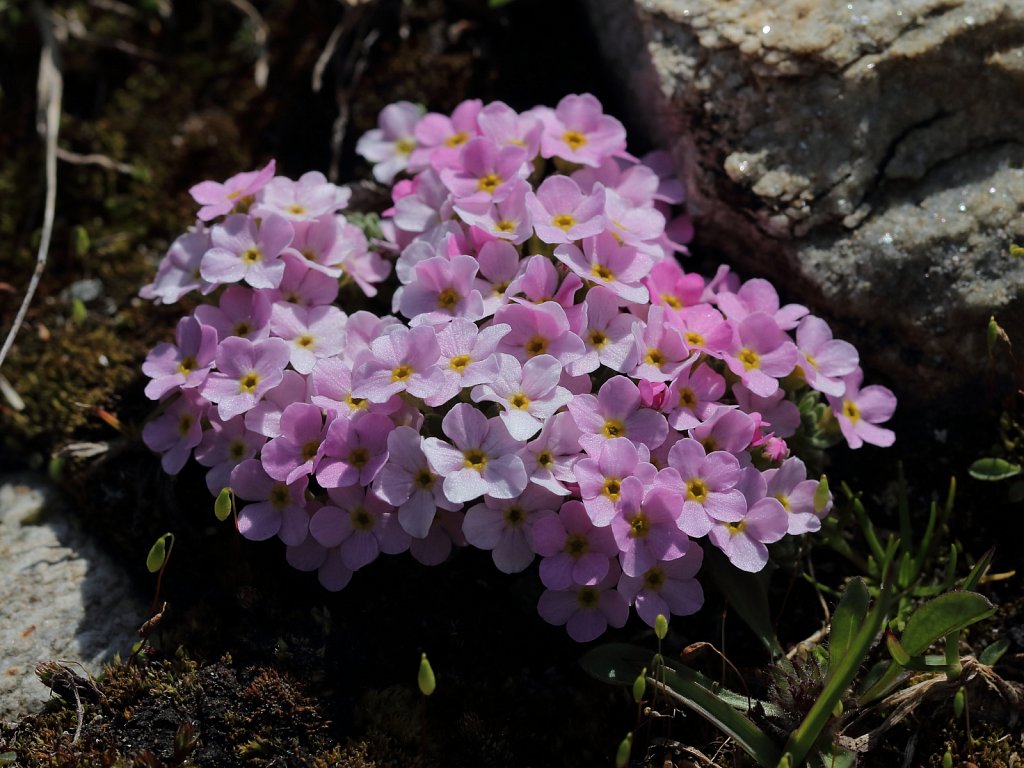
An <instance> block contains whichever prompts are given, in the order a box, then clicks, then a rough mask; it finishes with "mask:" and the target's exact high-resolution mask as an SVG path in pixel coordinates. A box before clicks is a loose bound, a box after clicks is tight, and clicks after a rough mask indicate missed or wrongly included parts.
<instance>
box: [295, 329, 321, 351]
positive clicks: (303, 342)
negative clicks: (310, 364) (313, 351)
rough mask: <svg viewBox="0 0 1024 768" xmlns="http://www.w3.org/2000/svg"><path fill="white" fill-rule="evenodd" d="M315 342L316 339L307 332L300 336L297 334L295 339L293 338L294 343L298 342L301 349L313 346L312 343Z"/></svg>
mask: <svg viewBox="0 0 1024 768" xmlns="http://www.w3.org/2000/svg"><path fill="white" fill-rule="evenodd" d="M315 342H316V339H314V338H313V336H312V335H311V334H308V333H304V334H302V335H301V336H299V337H298V338H297V339H295V343H296V344H298V345H299V346H300V347H302V348H303V349H309V348H310V347H312V346H313V344H314V343H315Z"/></svg>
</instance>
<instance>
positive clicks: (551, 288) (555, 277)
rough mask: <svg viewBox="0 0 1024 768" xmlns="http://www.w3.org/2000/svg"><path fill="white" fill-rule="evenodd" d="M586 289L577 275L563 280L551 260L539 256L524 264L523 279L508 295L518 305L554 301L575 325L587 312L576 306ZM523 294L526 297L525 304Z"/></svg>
mask: <svg viewBox="0 0 1024 768" xmlns="http://www.w3.org/2000/svg"><path fill="white" fill-rule="evenodd" d="M582 287H583V281H582V280H580V278H579V277H578V276H577V275H574V274H572V273H569V274H567V275H565V277H564V279H563V278H562V276H561V275H559V274H558V270H557V269H556V268H555V265H554V264H552V263H551V260H550V259H548V258H547V257H546V256H541V255H539V254H538V255H535V256H530V257H528V258H526V259H524V260H523V262H522V264H520V268H519V276H518V277H516V279H515V280H513V281H512V283H511V285H509V287H508V290H507V291H506V294H507V295H508V296H511V297H512V299H513V301H515V302H516V303H518V304H525V303H527V302H532V303H533V304H544V303H545V302H548V301H553V302H555V303H556V304H557V305H558V306H560V307H561V308H562V309H563V310H564V311H565V314H566V317H567V318H568V319H569V322H570V323H571V324H575V323H576V321H577V320H578V317H579V315H580V313H581V312H582V309H583V308H582V307H581V306H579V305H577V304H576V299H575V296H576V291H578V290H579V289H580V288H582ZM519 294H522V295H523V296H525V297H526V298H525V300H524V299H522V298H520V297H519Z"/></svg>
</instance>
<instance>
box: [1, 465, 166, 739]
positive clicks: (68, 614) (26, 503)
mask: <svg viewBox="0 0 1024 768" xmlns="http://www.w3.org/2000/svg"><path fill="white" fill-rule="evenodd" d="M147 610H148V606H147V605H146V604H145V603H144V602H143V601H142V600H141V598H140V596H139V595H136V594H135V592H134V590H133V588H132V585H131V584H130V583H129V581H128V578H127V577H126V575H125V574H124V572H123V571H122V570H121V568H120V567H119V566H117V564H116V563H114V562H112V561H111V560H110V558H109V557H108V556H107V555H106V554H105V553H104V552H103V551H102V550H101V549H100V548H99V547H98V546H97V544H96V543H95V542H94V541H93V540H92V539H90V538H89V537H88V536H87V535H86V534H85V533H84V532H83V531H80V530H78V529H77V527H76V526H75V524H74V521H73V520H72V519H71V518H70V517H69V516H68V514H67V512H66V511H65V510H63V509H62V508H61V505H60V500H59V498H58V496H57V494H56V493H55V492H54V491H53V490H52V489H50V488H49V487H48V486H47V485H46V484H45V483H44V482H43V481H41V480H40V479H39V478H37V477H27V476H23V477H11V476H7V477H4V476H0V719H12V718H14V717H16V716H17V715H19V714H25V713H28V712H30V711H33V710H35V709H38V708H39V707H40V706H41V705H42V703H43V702H44V701H45V700H46V698H47V696H48V695H49V691H48V690H47V689H46V688H44V687H43V686H42V684H41V683H40V682H39V681H38V680H37V679H36V677H35V673H34V668H35V665H36V663H37V662H39V661H44V660H48V659H61V660H66V661H70V662H79V663H81V664H82V665H83V666H84V668H85V669H86V670H87V671H89V672H90V673H93V674H95V673H97V672H99V670H100V667H101V665H102V663H103V662H104V661H107V660H109V659H110V658H111V657H112V656H113V655H114V653H115V652H117V651H121V652H122V653H127V652H128V651H130V649H131V645H132V643H133V642H134V641H135V640H136V639H137V636H136V634H135V633H136V630H137V629H138V627H139V625H140V624H141V623H142V622H143V621H144V620H145V617H146V613H147Z"/></svg>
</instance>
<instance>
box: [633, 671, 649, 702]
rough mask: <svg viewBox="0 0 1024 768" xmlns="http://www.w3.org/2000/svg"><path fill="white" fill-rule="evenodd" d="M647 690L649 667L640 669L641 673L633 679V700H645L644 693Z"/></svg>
mask: <svg viewBox="0 0 1024 768" xmlns="http://www.w3.org/2000/svg"><path fill="white" fill-rule="evenodd" d="M646 691H647V667H644V668H643V669H641V670H640V674H639V675H637V676H636V680H634V681H633V701H635V702H636V703H637V704H639V703H640V702H641V701H643V700H644V693H646Z"/></svg>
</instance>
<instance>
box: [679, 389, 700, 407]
mask: <svg viewBox="0 0 1024 768" xmlns="http://www.w3.org/2000/svg"><path fill="white" fill-rule="evenodd" d="M698 402H699V398H698V397H697V393H696V392H694V391H693V390H692V389H690V388H689V387H683V388H682V389H680V390H679V407H680V408H693V407H694V406H695V405H697V403H698Z"/></svg>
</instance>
